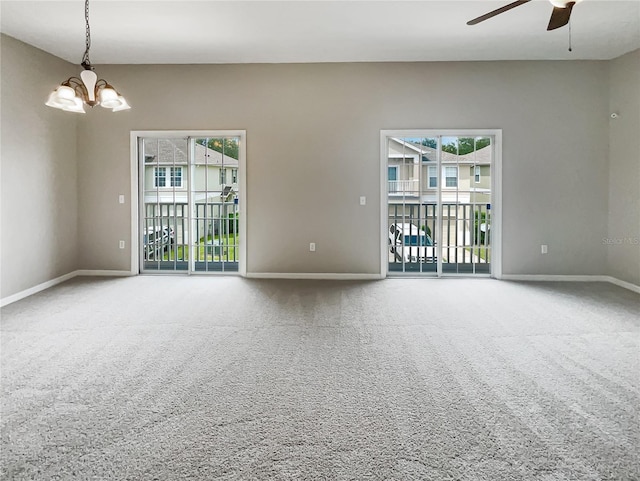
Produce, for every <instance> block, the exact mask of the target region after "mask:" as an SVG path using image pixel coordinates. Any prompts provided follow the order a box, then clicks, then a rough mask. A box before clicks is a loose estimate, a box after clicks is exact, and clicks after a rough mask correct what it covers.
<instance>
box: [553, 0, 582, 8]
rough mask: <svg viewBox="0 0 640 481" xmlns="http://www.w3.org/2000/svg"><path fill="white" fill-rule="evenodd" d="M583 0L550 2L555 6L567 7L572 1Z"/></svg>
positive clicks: (578, 0) (578, 1)
mask: <svg viewBox="0 0 640 481" xmlns="http://www.w3.org/2000/svg"><path fill="white" fill-rule="evenodd" d="M581 1H582V0H549V3H550V4H551V5H553V6H554V7H558V8H567V5H568V4H570V3H580V2H581Z"/></svg>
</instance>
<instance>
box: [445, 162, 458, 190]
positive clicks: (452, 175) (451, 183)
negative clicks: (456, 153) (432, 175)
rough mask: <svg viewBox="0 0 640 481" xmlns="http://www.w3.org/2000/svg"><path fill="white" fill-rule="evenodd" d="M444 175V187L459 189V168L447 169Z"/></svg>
mask: <svg viewBox="0 0 640 481" xmlns="http://www.w3.org/2000/svg"><path fill="white" fill-rule="evenodd" d="M443 173H444V185H445V187H458V168H457V167H448V166H447V167H445V168H444V170H443Z"/></svg>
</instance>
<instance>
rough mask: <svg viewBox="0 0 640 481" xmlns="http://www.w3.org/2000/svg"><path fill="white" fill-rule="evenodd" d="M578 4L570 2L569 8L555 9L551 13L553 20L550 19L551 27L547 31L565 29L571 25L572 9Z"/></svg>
mask: <svg viewBox="0 0 640 481" xmlns="http://www.w3.org/2000/svg"><path fill="white" fill-rule="evenodd" d="M575 4H576V2H569V3H567V6H566V7H564V8H562V7H553V12H551V18H550V19H549V26H548V27H547V30H555V29H556V28H560V27H564V26H565V25H566V24H568V23H569V18H570V17H571V9H572V8H573V6H574V5H575Z"/></svg>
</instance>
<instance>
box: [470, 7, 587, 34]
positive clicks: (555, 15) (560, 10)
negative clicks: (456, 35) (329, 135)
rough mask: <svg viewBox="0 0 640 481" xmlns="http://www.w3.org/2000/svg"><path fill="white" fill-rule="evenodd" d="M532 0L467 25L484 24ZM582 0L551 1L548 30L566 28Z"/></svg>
mask: <svg viewBox="0 0 640 481" xmlns="http://www.w3.org/2000/svg"><path fill="white" fill-rule="evenodd" d="M530 1H531V0H517V1H515V2H513V3H510V4H509V5H505V6H504V7H501V8H498V9H496V10H494V11H492V12H489V13H486V14H484V15H481V16H480V17H478V18H474V19H473V20H469V21H468V22H467V25H476V24H478V23H480V22H484V21H485V20H489V19H490V18H492V17H495V16H496V15H500V14H501V13H504V12H507V11H509V10H511V9H512V8H516V7H519V6H520V5H524V4H525V3H528V2H530ZM581 1H582V0H574V1H567V0H549V2H551V4H552V5H553V12H551V19H550V20H549V26H548V27H547V30H555V29H556V28H560V27H564V26H565V25H566V24H568V23H569V17H571V10H572V9H573V6H574V5H575V4H576V3H579V2H581Z"/></svg>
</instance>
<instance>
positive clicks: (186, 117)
mask: <svg viewBox="0 0 640 481" xmlns="http://www.w3.org/2000/svg"><path fill="white" fill-rule="evenodd" d="M634 55H635V57H634V56H633V55H631V56H629V57H628V58H626V57H625V58H623V59H620V60H616V61H613V62H583V61H575V62H552V61H548V62H547V61H540V62H478V63H473V62H463V63H446V62H440V63H379V64H376V63H359V64H302V65H301V64H281V65H280V64H273V65H184V66H98V67H97V73H98V74H99V76H101V77H105V78H107V79H108V80H109V81H110V82H112V83H113V84H114V85H115V86H116V87H117V88H118V89H119V90H121V91H122V92H123V93H124V94H125V95H126V96H127V98H128V99H129V101H130V102H131V104H132V105H133V109H132V110H131V111H128V112H120V113H111V112H110V111H106V110H104V109H101V108H96V109H93V110H91V111H90V112H88V113H87V114H86V115H85V116H81V117H79V116H73V115H71V114H68V113H65V112H59V111H56V110H54V109H49V108H47V107H45V106H44V104H43V101H44V98H45V97H46V95H47V93H48V91H49V90H50V89H51V88H52V86H54V85H55V84H57V83H59V82H60V81H61V80H62V79H64V78H66V77H67V76H69V75H71V74H73V73H75V72H76V70H78V68H77V67H74V66H72V65H69V64H67V63H65V62H62V61H60V60H58V59H54V58H53V57H51V56H49V55H47V54H44V53H42V52H40V51H38V50H36V49H33V48H31V47H28V46H25V45H24V44H21V43H19V42H16V41H14V40H12V39H7V38H6V37H4V36H3V43H2V66H3V72H2V121H3V132H2V228H3V229H2V264H3V265H2V267H3V269H2V270H3V272H2V279H3V286H2V296H3V297H5V296H7V295H10V294H12V293H14V292H16V291H18V290H21V289H25V288H28V287H31V286H34V285H36V284H38V283H40V282H43V281H46V280H48V279H52V278H55V277H56V276H58V275H61V274H64V273H66V272H70V271H72V270H74V269H109V270H128V269H129V268H130V251H129V247H130V243H129V242H127V249H124V250H122V249H119V248H118V240H120V239H125V240H127V241H129V240H130V239H131V237H132V233H131V219H130V201H131V199H130V198H129V192H130V183H131V179H130V146H129V133H130V131H131V130H155V129H157V130H167V129H199V130H200V129H245V130H246V131H247V144H248V145H247V186H248V189H247V192H248V194H247V206H246V210H247V216H248V226H247V231H248V232H247V233H248V255H247V261H248V262H247V271H248V272H249V273H270V272H275V273H321V272H329V273H369V274H375V273H377V272H379V270H380V266H379V263H380V259H379V242H380V239H379V235H380V234H379V233H380V226H379V218H380V213H379V209H380V207H379V206H380V192H379V186H380V179H379V175H380V174H379V162H380V153H379V135H380V130H381V129H400V128H460V129H466V128H487V129H494V128H501V129H503V144H504V148H503V213H504V219H503V272H504V274H549V275H553V274H567V275H569V274H576V275H577V274H594V275H602V274H611V275H615V276H616V277H618V276H619V277H620V278H622V279H623V280H627V281H630V282H635V283H636V284H637V283H638V280H637V277H634V276H633V272H627V273H625V271H623V269H624V268H627V270H628V271H631V270H632V268H628V267H625V266H626V265H627V264H631V263H632V262H636V261H637V259H638V257H637V252H635V251H633V250H632V249H630V248H626V246H624V247H623V248H620V249H617V250H615V249H612V248H611V247H610V246H607V245H605V243H604V242H603V239H606V238H608V237H610V236H613V235H618V234H615V231H616V229H617V228H618V227H617V226H618V225H620V226H622V227H624V226H625V225H628V224H627V222H626V221H625V220H624V219H623V218H620V220H619V221H618V220H616V219H618V217H616V216H615V215H614V214H615V213H616V212H617V211H619V209H617V208H616V207H615V205H616V203H620V204H621V205H622V206H623V208H624V209H628V210H624V212H628V214H626V216H627V218H635V219H637V218H638V216H639V215H640V214H639V213H640V208H639V207H638V204H637V198H638V196H637V190H636V193H635V194H634V193H633V179H630V180H628V182H629V185H630V186H631V187H630V194H629V195H631V196H634V195H635V200H636V203H635V204H634V203H631V204H629V203H625V201H624V199H623V198H622V197H621V196H620V195H619V189H618V187H617V186H618V182H619V180H618V179H617V177H621V178H623V179H624V178H625V174H624V172H625V170H626V169H627V167H628V166H629V165H630V166H631V167H629V168H633V165H636V166H637V159H638V157H637V155H638V154H637V153H638V149H637V147H636V148H634V149H631V151H632V152H633V154H634V155H635V162H636V163H635V164H634V163H633V162H634V157H629V156H628V155H626V154H628V151H625V152H624V153H622V152H616V147H615V146H614V145H613V142H612V146H611V148H609V135H610V130H609V129H610V128H611V135H612V136H614V135H616V134H615V129H616V128H618V127H616V125H617V124H613V123H612V124H611V126H610V123H609V113H610V107H611V106H610V102H609V97H610V95H609V90H610V89H609V86H610V83H611V85H612V88H611V102H612V103H613V102H614V100H615V97H616V94H615V92H617V91H618V89H619V88H622V86H626V87H625V88H626V89H628V90H633V83H632V81H630V80H628V79H627V75H626V73H625V72H627V71H628V70H633V68H635V67H634V65H633V62H632V60H630V59H637V52H636V53H635V54H634ZM618 77H619V78H618ZM618 84H620V85H618ZM629 95H631V96H632V95H633V93H630V94H629ZM25 99H27V100H26V104H25V103H24V102H25ZM635 99H636V101H637V96H636V97H635ZM619 111H620V112H621V114H622V112H623V109H622V107H620V109H619ZM624 118H627V116H626V115H625V117H624ZM76 120H77V129H78V136H77V138H76V134H75V130H74V129H75V125H76ZM635 122H636V124H635V127H633V125H634V124H630V125H631V126H630V127H629V128H631V129H632V133H631V134H629V133H624V132H622V133H621V135H622V136H623V137H627V138H632V139H636V140H637V135H634V134H633V132H637V131H638V129H637V125H638V124H637V120H636V121H635ZM625 125H627V124H625ZM634 128H635V131H634V130H633V129H634ZM76 145H77V159H76V150H75V146H76ZM636 145H637V144H636ZM609 155H611V156H612V158H611V162H609V161H608V157H609ZM619 164H620V168H618V165H619ZM610 165H611V172H610V169H609V166H610ZM76 169H77V174H76ZM620 170H622V172H620ZM610 174H611V175H610ZM616 176H617V177H616ZM76 179H79V182H77V187H76ZM610 185H611V188H608V187H609V186H610ZM636 188H637V182H636ZM610 190H611V196H610V193H609V191H610ZM614 191H615V192H614ZM119 194H125V195H126V200H127V202H126V203H125V204H124V205H121V204H118V195H119ZM76 195H77V201H76ZM361 195H365V196H367V205H366V206H364V207H363V206H360V205H359V203H358V200H359V197H360V196H361ZM610 211H611V214H610ZM76 212H77V219H78V224H77V235H76V223H75V222H76ZM614 217H615V218H614ZM632 229H633V226H632ZM16 232H19V234H17V235H16V234H15V233H16ZM625 232H626V231H625ZM44 237H46V238H52V240H51V242H50V243H43V242H37V240H38V239H41V238H44ZM76 239H77V241H76ZM311 241H313V242H316V243H317V247H318V249H317V252H315V253H310V252H308V244H309V242H311ZM76 242H77V243H76ZM542 243H545V244H548V245H549V254H547V255H545V256H543V255H541V254H540V244H542ZM76 247H77V248H78V249H77V250H76ZM607 256H609V257H607ZM634 256H635V257H634ZM607 259H608V261H609V264H607ZM616 266H619V267H616ZM630 274H631V275H630Z"/></svg>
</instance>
